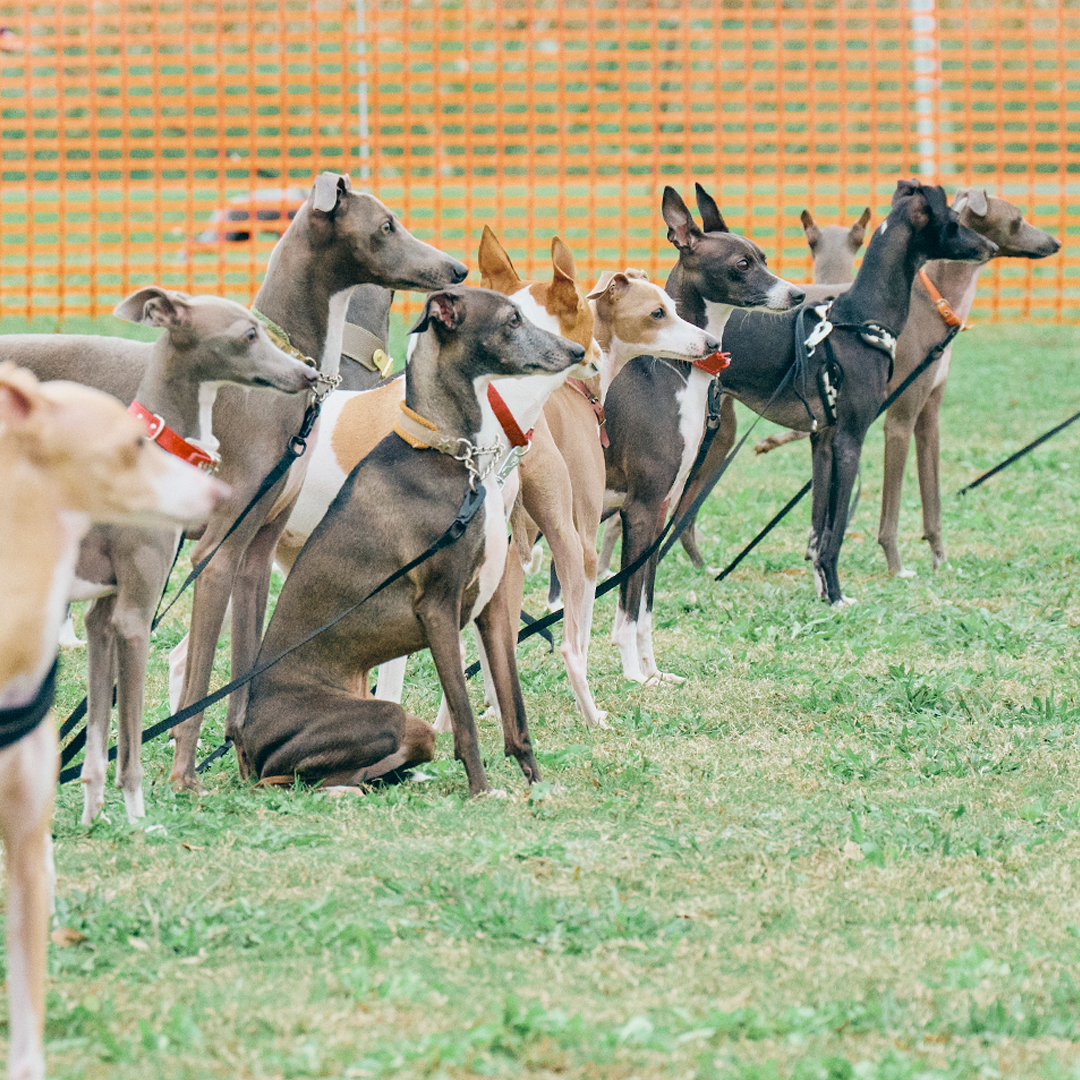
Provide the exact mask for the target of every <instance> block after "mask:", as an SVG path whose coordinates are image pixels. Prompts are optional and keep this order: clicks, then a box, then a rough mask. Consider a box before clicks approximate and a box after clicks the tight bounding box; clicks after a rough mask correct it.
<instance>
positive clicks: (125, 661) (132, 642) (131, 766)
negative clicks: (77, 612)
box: [113, 570, 164, 824]
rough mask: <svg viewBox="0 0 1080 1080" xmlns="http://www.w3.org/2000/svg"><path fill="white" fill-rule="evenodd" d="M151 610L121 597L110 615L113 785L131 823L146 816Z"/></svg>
mask: <svg viewBox="0 0 1080 1080" xmlns="http://www.w3.org/2000/svg"><path fill="white" fill-rule="evenodd" d="M162 576H164V570H163V571H162ZM152 611H153V603H152V602H151V604H150V606H149V608H147V607H146V606H144V605H141V604H140V605H136V606H128V605H127V604H125V603H124V599H123V597H121V599H120V602H119V603H118V604H117V608H116V612H115V614H114V616H113V625H114V628H115V641H116V659H117V669H118V673H119V678H118V680H117V684H116V714H117V736H116V786H117V787H118V788H120V790H121V791H122V792H123V793H124V808H125V809H126V810H127V818H128V821H129V822H130V823H131V824H135V822H136V821H138V820H139V818H143V817H146V807H145V805H144V802H143V786H142V783H143V767H142V718H143V697H144V692H145V690H146V664H147V658H148V656H149V653H150V616H151V612H152Z"/></svg>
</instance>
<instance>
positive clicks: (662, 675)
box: [642, 671, 686, 686]
mask: <svg viewBox="0 0 1080 1080" xmlns="http://www.w3.org/2000/svg"><path fill="white" fill-rule="evenodd" d="M684 682H686V679H685V677H684V676H682V675H673V674H672V673H671V672H670V671H658V672H656V673H655V674H654V675H650V676H649V677H648V678H647V679H646V680H645V682H644V683H642V685H643V686H682V684H683V683H684Z"/></svg>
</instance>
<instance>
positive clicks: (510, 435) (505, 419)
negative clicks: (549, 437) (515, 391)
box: [487, 383, 532, 446]
mask: <svg viewBox="0 0 1080 1080" xmlns="http://www.w3.org/2000/svg"><path fill="white" fill-rule="evenodd" d="M487 399H488V404H489V405H490V406H491V411H492V412H493V413H494V414H495V419H496V420H498V421H499V426H500V427H501V428H502V429H503V432H504V433H505V435H506V437H507V439H509V440H510V445H511V446H528V445H529V443H530V442H532V431H522V430H521V425H520V424H519V423H518V422H517V421H516V420H515V419H514V414H513V413H512V412H511V411H510V407H509V406H508V405H507V404H506V402H505V401H503V398H502V394H500V393H499V391H498V390H496V389H495V384H494V383H488V388H487Z"/></svg>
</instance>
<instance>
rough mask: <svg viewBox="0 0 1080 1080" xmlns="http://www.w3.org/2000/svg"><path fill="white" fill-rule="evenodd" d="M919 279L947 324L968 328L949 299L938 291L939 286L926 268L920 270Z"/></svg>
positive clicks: (963, 328) (962, 328)
mask: <svg viewBox="0 0 1080 1080" xmlns="http://www.w3.org/2000/svg"><path fill="white" fill-rule="evenodd" d="M919 280H920V281H921V282H922V284H923V288H924V289H925V290H926V291H927V292H928V293H929V294H930V299H931V300H932V301H933V302H934V307H936V308H937V309H938V314H939V315H940V316H941V317H942V318H943V319H944V320H945V325H946V326H958V327H959V328H960V329H961V330H966V329H967V327H966V326H965V325H964V320H963V319H961V318H960V316H959V315H957V314H956V312H955V311H953V309H952V307H951V305H950V304H949V301H948V300H946V299H945V297H944V296H942V295H941V293H939V292H938V290H937V286H936V285H935V284H934V283H933V282H932V281H931V280H930V275H929V274H928V273H927V272H926V271H925V270H920V271H919Z"/></svg>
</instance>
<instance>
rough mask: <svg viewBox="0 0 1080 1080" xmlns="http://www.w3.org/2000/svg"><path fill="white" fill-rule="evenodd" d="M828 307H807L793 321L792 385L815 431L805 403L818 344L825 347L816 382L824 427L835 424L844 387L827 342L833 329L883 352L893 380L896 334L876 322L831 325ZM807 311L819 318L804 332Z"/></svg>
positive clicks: (840, 371) (812, 417) (838, 368)
mask: <svg viewBox="0 0 1080 1080" xmlns="http://www.w3.org/2000/svg"><path fill="white" fill-rule="evenodd" d="M831 307H832V305H831V304H822V305H820V306H819V307H815V308H812V307H810V305H809V304H807V305H806V306H804V307H802V308H800V310H799V314H798V316H797V318H796V320H795V365H794V369H793V372H794V377H793V379H792V386H793V387H794V389H795V393H796V395H797V396H798V398H799V400H800V401H801V402H802V403H803V408H805V409H806V415H807V416H809V417H810V419H811V421H813V425H814V430H815V431H817V420H816V419H815V417H814V413H813V411H812V410H811V408H810V404H809V402H808V401H807V396H808V395H809V393H810V358H811V357H812V356H813V355H814V353H815V351H816V350H817V347H818V345H822V346H823V347H824V351H825V359H824V362H823V363H822V364H821V365H820V366H819V367H818V370H817V373H816V376H815V382H816V384H817V394H818V397H819V399H820V400H821V408H822V411H823V412H824V413H825V426H826V427H832V426H833V425H834V424H835V423H836V399H837V398H838V397H839V395H840V387H841V386H843V384H844V369H843V368H842V367H841V366H840V365H839V364H838V363H837V362H836V356H835V354H834V353H833V347H832V342H831V341H830V340H829V338H830V335H831V334H832V332H833V331H834V330H851V331H853V332H854V333H856V334H858V335H859V337H861V338H862V339H863V341H864V342H865V343H866V344H867V345H870V346H872V347H873V348H875V349H880V350H881V351H882V352H883V353H885V355H886V356H887V357H888V358H889V374H888V378H887V379H886V380H885V381H886V382H889V381H891V380H892V377H893V361H894V360H895V359H896V335H895V334H894V333H893V332H892V331H891V330H890V329H889V328H888V327H887V326H882V325H881V323H876V322H862V323H834V322H830V321H829V310H830V309H831ZM808 312H813V314H815V315H817V316H818V321H817V324H816V325H815V326H814V328H813V329H812V330H810V331H807V326H806V324H807V313H808Z"/></svg>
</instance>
